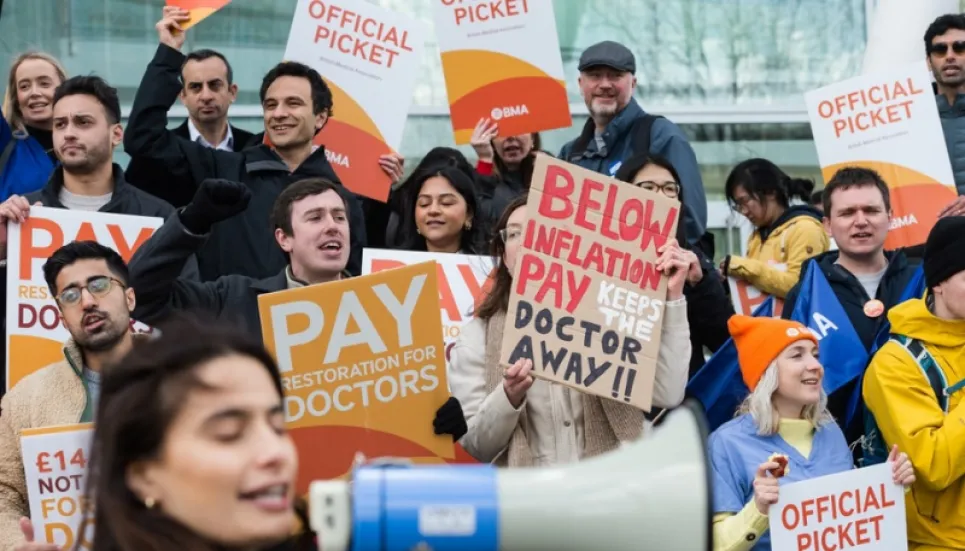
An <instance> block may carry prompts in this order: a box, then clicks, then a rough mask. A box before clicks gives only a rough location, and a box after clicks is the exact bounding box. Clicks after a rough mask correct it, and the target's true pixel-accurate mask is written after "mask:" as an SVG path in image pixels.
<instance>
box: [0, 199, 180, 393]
mask: <svg viewBox="0 0 965 551" xmlns="http://www.w3.org/2000/svg"><path fill="white" fill-rule="evenodd" d="M163 223H164V220H163V219H162V218H157V217H153V216H128V215H121V214H108V213H103V212H88V211H76V210H68V209H57V208H48V207H30V216H29V217H27V220H26V221H25V222H24V223H23V224H19V223H16V222H8V223H7V312H6V314H7V389H8V390H9V389H11V388H13V386H14V385H15V384H17V383H18V382H19V381H20V380H21V379H23V378H24V377H26V376H27V375H30V374H31V373H33V372H35V371H37V370H38V369H41V368H43V367H45V366H47V365H50V364H52V363H54V362H58V361H63V359H64V351H63V350H64V341H66V340H67V339H68V338H70V333H68V332H67V329H65V328H64V326H63V324H62V323H61V321H60V309H59V308H58V307H57V302H56V300H55V299H54V297H53V296H51V293H50V289H48V288H47V282H46V281H45V280H44V273H43V265H44V262H46V261H47V259H48V258H49V257H50V255H52V254H53V253H54V252H55V251H56V250H57V249H59V248H60V247H62V246H64V245H65V244H67V243H70V242H71V241H97V242H98V243H100V244H101V245H104V246H106V247H110V248H112V249H114V250H115V251H117V252H118V254H120V255H121V258H123V259H124V261H125V262H130V260H131V257H132V256H134V252H135V251H137V248H138V247H140V246H141V245H142V244H144V242H145V241H147V240H148V238H150V237H151V236H152V235H154V232H155V231H156V230H157V229H158V228H159V227H161V224H163ZM131 329H132V330H133V331H136V332H141V333H144V332H150V331H151V328H150V327H148V326H147V325H144V324H142V323H136V322H135V323H133V324H132V325H131Z"/></svg>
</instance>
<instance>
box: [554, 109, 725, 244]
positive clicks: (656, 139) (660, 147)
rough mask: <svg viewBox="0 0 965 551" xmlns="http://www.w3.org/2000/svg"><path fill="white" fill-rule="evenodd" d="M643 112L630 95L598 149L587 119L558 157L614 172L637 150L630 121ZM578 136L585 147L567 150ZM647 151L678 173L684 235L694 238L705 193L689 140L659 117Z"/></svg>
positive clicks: (702, 228) (700, 231)
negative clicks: (577, 151)
mask: <svg viewBox="0 0 965 551" xmlns="http://www.w3.org/2000/svg"><path fill="white" fill-rule="evenodd" d="M644 115H646V112H644V110H643V108H641V107H640V104H638V103H637V101H636V100H635V99H633V98H631V99H630V103H628V104H627V106H626V107H624V108H623V111H620V112H619V113H617V116H616V117H614V118H613V120H612V121H610V124H608V125H607V126H606V129H604V131H603V141H604V143H605V144H606V145H605V146H604V148H603V149H602V150H599V149H598V148H597V144H596V140H594V139H593V137H594V123H593V120H592V119H590V120H587V121H586V125H585V126H584V127H583V132H582V133H581V134H580V137H578V138H576V139H575V140H573V141H571V142H568V143H567V144H566V145H564V146H563V149H561V150H560V154H559V158H560V159H562V160H564V161H567V162H569V163H573V164H575V165H579V166H581V167H583V168H586V169H589V170H592V171H595V172H599V173H600V174H606V175H609V176H611V177H612V176H614V175H616V173H617V170H619V169H620V165H622V164H623V161H625V160H627V159H629V158H630V157H632V156H633V155H634V154H635V153H637V152H636V151H633V150H632V145H633V144H631V141H632V140H631V137H632V134H633V132H632V131H633V126H634V123H636V122H637V121H638V120H640V119H642V118H643V117H644ZM580 139H585V140H586V141H587V145H586V150H585V151H583V153H582V154H579V153H577V154H575V155H574V154H571V151H572V150H573V146H574V145H575V144H576V142H577V141H579V140H580ZM650 153H652V154H654V155H659V156H661V157H664V158H665V159H667V160H668V161H670V163H671V164H673V166H674V168H675V169H676V170H677V174H679V175H680V184H681V187H682V188H683V191H682V195H683V196H682V199H683V202H684V205H685V207H686V210H685V212H684V221H685V222H686V224H687V238H688V240H690V242H691V243H693V242H696V241H697V240H698V239H700V237H701V236H702V235H704V232H706V231H707V196H706V194H705V193H704V182H703V180H702V179H701V178H700V167H699V166H698V165H697V156H696V155H695V154H694V150H693V148H692V147H690V142H688V141H687V137H686V136H684V133H683V132H682V131H681V130H680V128H679V127H678V126H677V125H676V124H674V123H672V122H670V121H669V120H667V119H664V118H660V119H657V120H656V121H654V123H653V129H652V130H651V134H650Z"/></svg>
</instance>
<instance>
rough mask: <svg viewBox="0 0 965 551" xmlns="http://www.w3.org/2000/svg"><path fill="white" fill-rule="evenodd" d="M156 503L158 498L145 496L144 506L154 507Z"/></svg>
mask: <svg viewBox="0 0 965 551" xmlns="http://www.w3.org/2000/svg"><path fill="white" fill-rule="evenodd" d="M155 505H157V500H156V499H154V498H153V497H146V498H144V506H145V507H147V508H148V509H153V508H154V506H155Z"/></svg>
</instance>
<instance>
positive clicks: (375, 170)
mask: <svg viewBox="0 0 965 551" xmlns="http://www.w3.org/2000/svg"><path fill="white" fill-rule="evenodd" d="M425 35H426V31H425V29H424V25H423V24H422V22H421V21H419V20H417V19H413V18H412V17H409V16H407V15H405V14H402V13H398V12H394V11H392V10H387V9H385V8H382V7H380V6H379V5H377V4H373V3H371V2H366V1H364V0H324V1H322V0H298V4H297V5H296V6H295V17H294V19H293V20H292V27H291V32H290V33H289V35H288V45H287V46H286V47H285V59H286V60H289V61H299V62H301V63H304V64H305V65H308V66H309V67H312V68H313V69H315V70H316V71H318V72H319V74H321V75H322V78H323V79H324V80H325V83H326V84H328V87H329V88H330V89H331V91H332V101H333V111H334V114H333V115H332V116H331V117H329V119H328V122H327V123H326V124H325V127H324V128H322V131H321V132H319V133H318V134H317V135H316V136H315V140H314V141H315V143H316V144H317V145H323V146H325V156H326V158H327V159H328V162H329V163H331V165H332V168H333V169H334V170H335V174H337V175H338V178H339V180H341V181H342V184H343V185H344V186H345V187H347V188H348V189H350V190H352V191H353V192H355V193H358V194H360V195H364V196H366V197H371V198H373V199H376V200H379V201H383V202H384V201H385V200H386V199H387V198H388V196H389V188H390V186H391V185H392V181H391V180H390V178H389V176H388V175H387V174H386V173H385V172H383V171H382V168H381V167H380V165H379V156H380V155H384V154H387V153H391V152H392V151H398V149H399V148H400V147H401V146H402V133H403V130H404V129H405V122H406V119H407V118H408V115H409V106H410V105H411V104H412V96H413V94H414V93H415V85H416V79H417V78H418V76H419V65H420V63H421V62H422V51H423V48H424V41H425ZM389 98H391V101H387V100H388V99H389ZM265 140H266V142H267V141H268V135H267V134H266V135H265Z"/></svg>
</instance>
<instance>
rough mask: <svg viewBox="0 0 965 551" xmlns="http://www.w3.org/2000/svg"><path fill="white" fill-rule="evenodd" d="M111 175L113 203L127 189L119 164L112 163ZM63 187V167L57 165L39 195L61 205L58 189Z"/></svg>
mask: <svg viewBox="0 0 965 551" xmlns="http://www.w3.org/2000/svg"><path fill="white" fill-rule="evenodd" d="M112 177H113V179H114V189H113V190H111V191H112V195H111V203H113V202H114V201H115V200H116V199H117V198H118V197H119V196H121V195H123V194H124V193H125V192H126V191H127V182H126V181H125V180H124V169H122V168H121V165H119V164H117V163H114V165H113V169H112ZM63 187H64V167H63V166H58V167H57V168H55V169H54V171H53V172H52V173H51V174H50V179H49V180H47V185H46V186H44V189H43V191H42V192H41V195H43V197H44V199H45V200H46V201H47V202H48V203H49V204H50V205H54V206H60V207H61V208H63V205H61V203H60V190H61V189H62V188H63Z"/></svg>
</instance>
